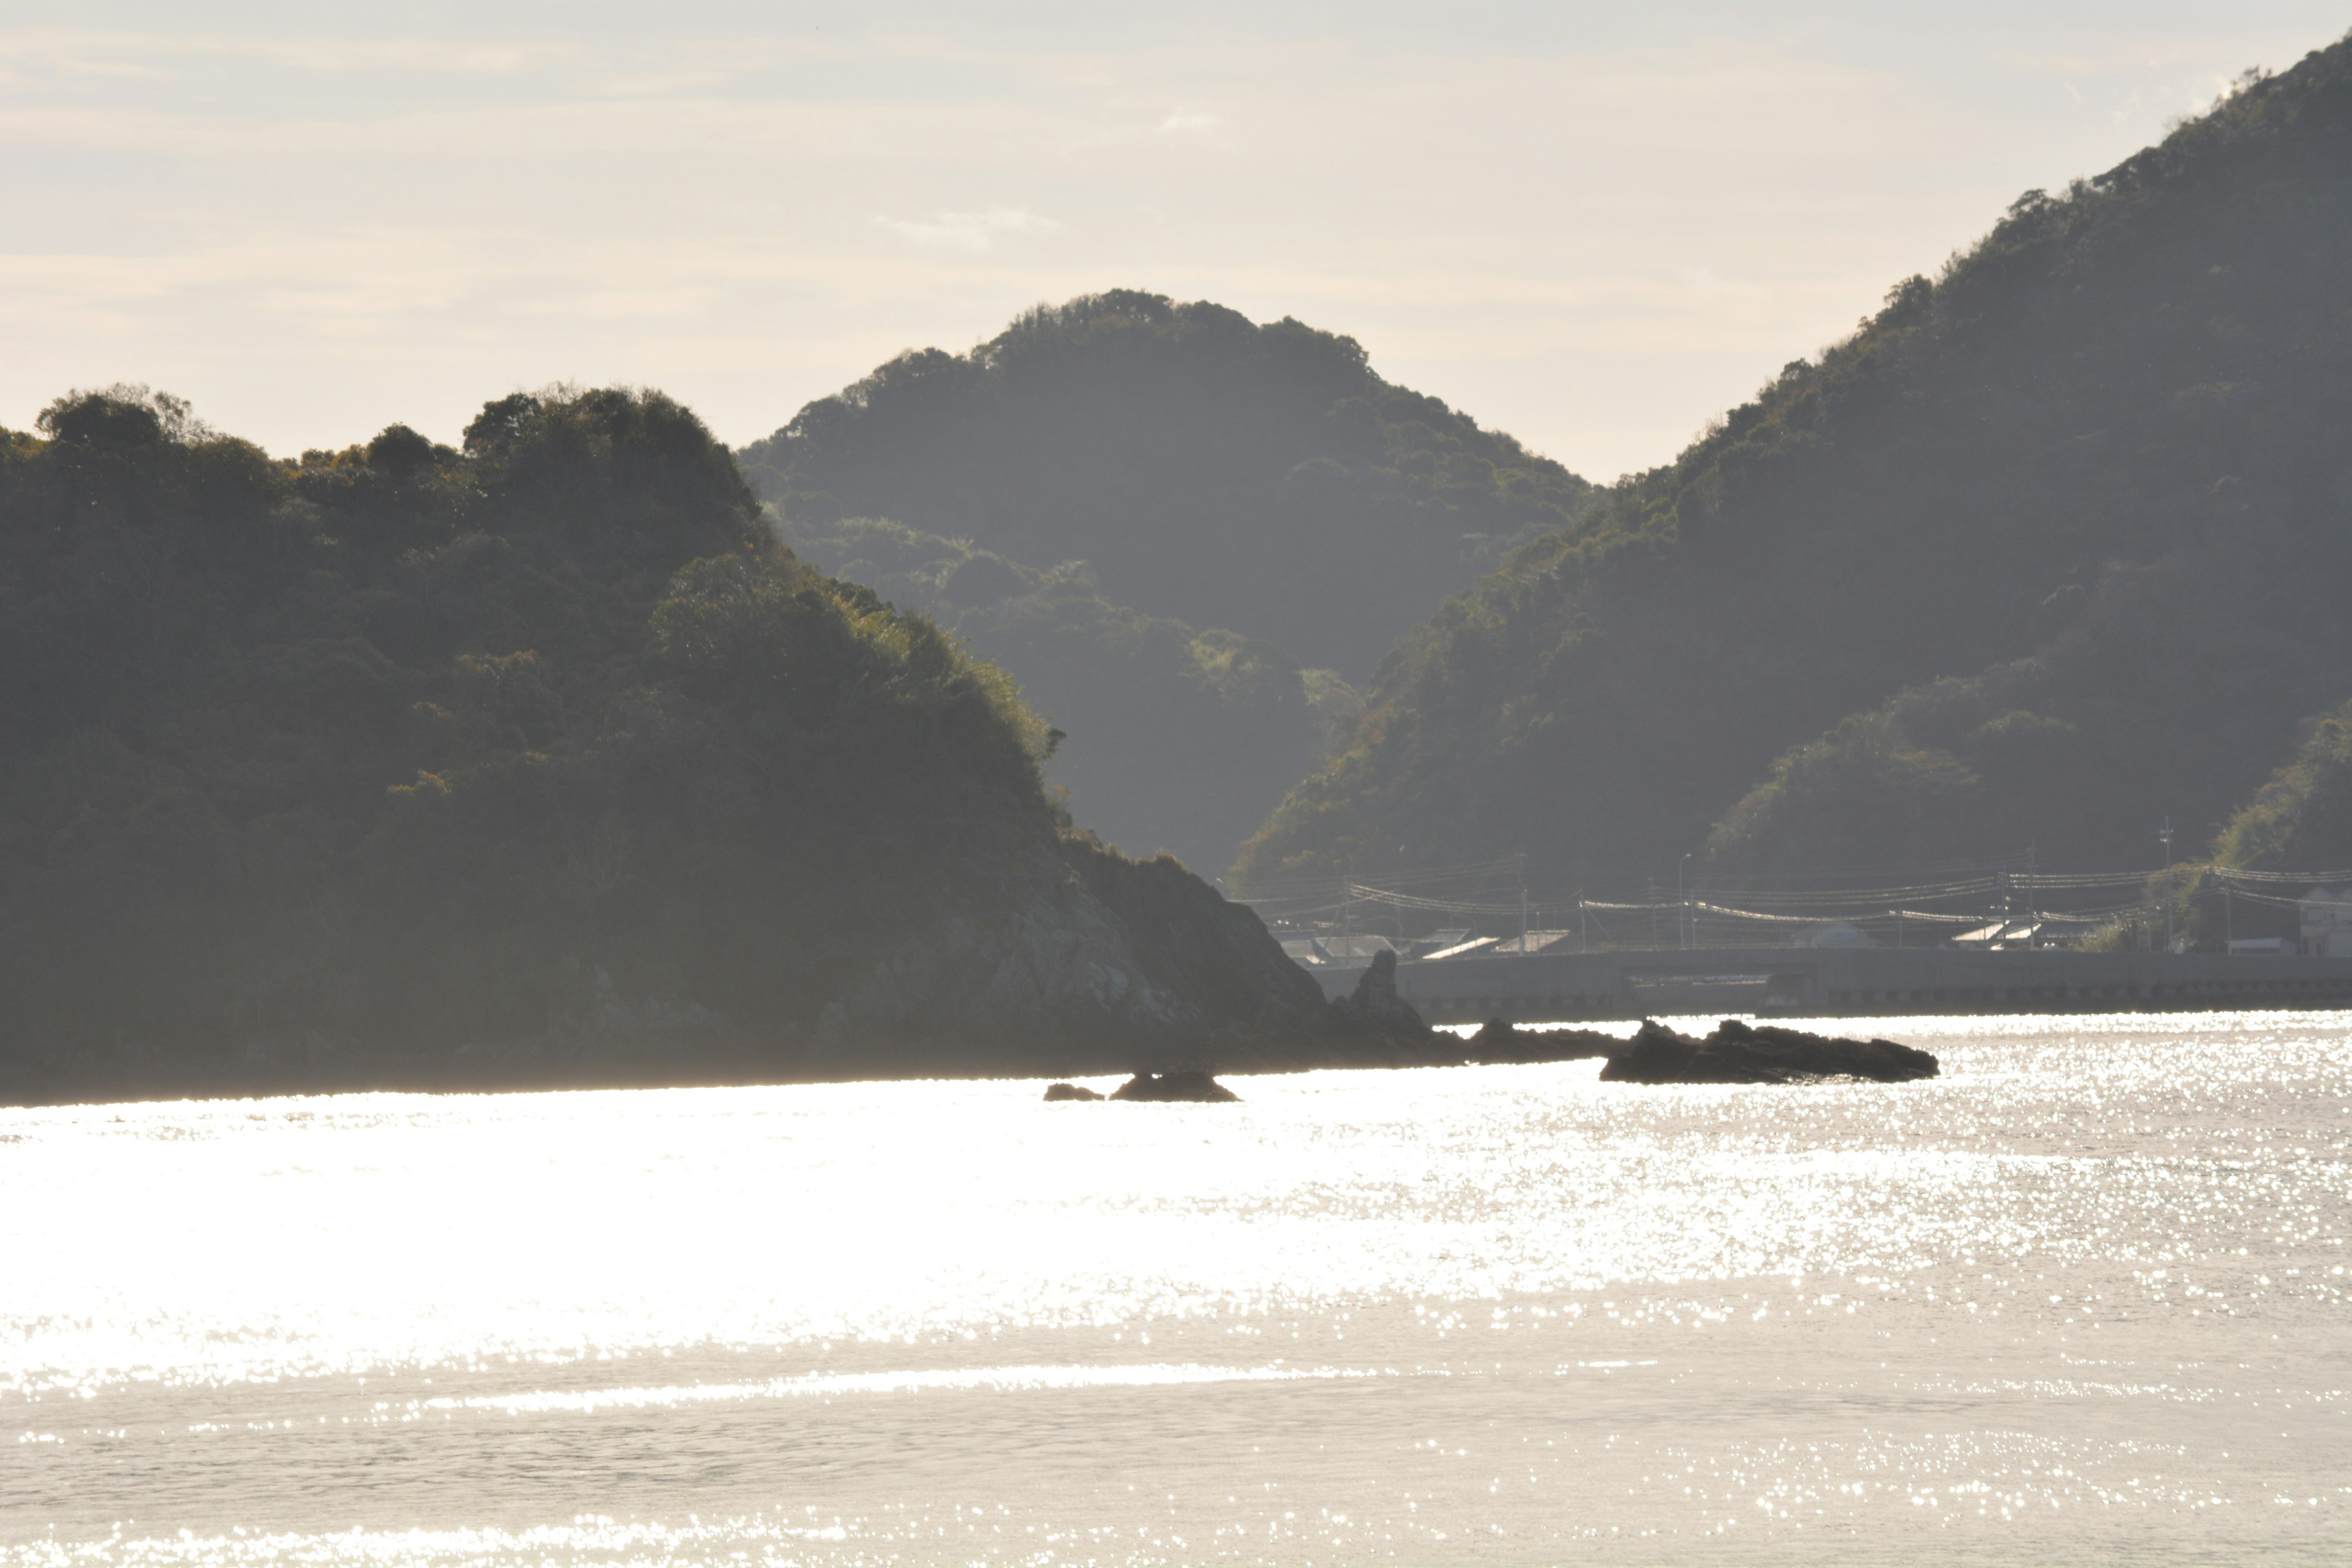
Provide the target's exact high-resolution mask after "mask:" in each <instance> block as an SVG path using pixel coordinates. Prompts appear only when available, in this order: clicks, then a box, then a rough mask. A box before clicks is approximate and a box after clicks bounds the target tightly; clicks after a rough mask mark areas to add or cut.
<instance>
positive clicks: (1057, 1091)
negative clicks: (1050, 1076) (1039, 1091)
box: [1045, 1083, 1102, 1100]
mask: <svg viewBox="0 0 2352 1568" xmlns="http://www.w3.org/2000/svg"><path fill="white" fill-rule="evenodd" d="M1045 1098H1046V1099H1047V1100H1100V1099H1101V1098H1102V1096H1101V1095H1099V1094H1097V1093H1096V1092H1095V1091H1094V1090H1093V1089H1087V1087H1085V1086H1084V1085H1083V1084H1075V1083H1049V1084H1047V1085H1046V1086H1045Z"/></svg>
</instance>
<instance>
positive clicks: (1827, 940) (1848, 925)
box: [1794, 921, 1878, 947]
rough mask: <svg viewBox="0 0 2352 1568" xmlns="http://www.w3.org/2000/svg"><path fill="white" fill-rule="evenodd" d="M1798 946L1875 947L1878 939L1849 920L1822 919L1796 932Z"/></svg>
mask: <svg viewBox="0 0 2352 1568" xmlns="http://www.w3.org/2000/svg"><path fill="white" fill-rule="evenodd" d="M1794 945H1796V946H1798V947H1876V946H1877V945H1878V939H1877V938H1875V937H1874V936H1872V935H1871V934H1870V933H1869V932H1868V931H1864V930H1863V929H1862V928H1861V927H1860V926H1858V925H1855V924H1853V922H1852V921H1822V923H1821V924H1820V925H1817V926H1807V927H1805V928H1804V929H1803V930H1802V931H1799V932H1798V933H1797V940H1796V942H1795V944H1794Z"/></svg>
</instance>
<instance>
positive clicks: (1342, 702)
mask: <svg viewBox="0 0 2352 1568" xmlns="http://www.w3.org/2000/svg"><path fill="white" fill-rule="evenodd" d="M781 526H782V529H783V531H784V534H785V537H786V538H787V539H788V541H789V542H791V544H792V547H793V550H794V551H795V552H797V553H798V554H799V555H800V556H801V557H802V559H803V560H805V561H807V562H809V563H811V564H813V565H815V566H817V567H819V568H821V569H822V570H824V571H825V572H827V573H829V574H833V575H835V576H837V577H842V578H845V579H847V580H849V581H851V582H856V583H861V584H866V585H868V586H870V587H872V588H873V589H874V590H875V591H876V592H877V593H878V594H880V595H882V596H883V597H885V598H886V599H887V600H889V601H890V602H891V603H893V604H895V605H899V606H901V607H903V608H907V609H912V610H919V611H920V612H922V613H923V614H924V615H926V616H929V617H930V619H931V620H932V621H934V622H935V623H936V624H938V625H939V626H942V627H944V628H946V629H948V630H950V631H953V632H955V633H956V634H958V635H959V636H961V637H964V638H966V639H968V641H969V643H970V645H971V648H972V649H973V651H974V652H976V653H978V654H980V655H981V656H982V658H986V659H988V660H990V661H991V662H992V663H993V664H996V665H998V666H1000V667H1002V668H1005V669H1008V670H1013V671H1016V672H1018V674H1019V677H1020V680H1021V690H1022V696H1023V698H1024V700H1025V701H1026V703H1027V704H1028V706H1029V707H1030V708H1031V709H1032V710H1034V711H1035V712H1036V713H1037V714H1038V716H1039V717H1040V718H1042V719H1044V720H1045V721H1046V722H1047V723H1049V724H1052V725H1053V726H1055V729H1056V730H1057V731H1062V733H1061V734H1060V736H1059V738H1058V741H1057V743H1056V744H1055V748H1054V750H1053V752H1052V755H1051V756H1050V757H1049V758H1048V759H1047V760H1046V763H1045V772H1046V777H1047V779H1048V780H1049V781H1050V782H1051V783H1053V784H1055V786H1057V787H1058V788H1060V789H1062V790H1063V791H1065V792H1066V796H1067V804H1068V807H1069V809H1070V811H1071V812H1072V813H1073V815H1075V816H1076V817H1077V819H1078V820H1080V821H1082V822H1084V823H1085V824H1086V825H1087V827H1088V828H1089V829H1090V830H1091V831H1093V832H1095V833H1097V834H1099V835H1100V836H1101V837H1102V838H1103V839H1104V840H1105V841H1106V842H1108V843H1111V844H1116V845H1119V846H1121V847H1124V848H1127V849H1129V850H1132V851H1134V852H1136V853H1139V854H1150V853H1153V852H1156V851H1160V850H1165V851H1167V852H1168V853H1170V854H1172V855H1174V856H1176V857H1177V858H1179V859H1181V860H1182V861H1183V862H1184V864H1186V865H1188V866H1192V867H1196V868H1199V869H1200V870H1201V871H1202V873H1203V874H1204V875H1210V876H1221V875H1223V872H1224V869H1225V868H1227V867H1229V866H1231V865H1232V864H1233V860H1234V855H1235V854H1236V853H1238V852H1239V851H1240V849H1241V846H1242V842H1243V840H1244V839H1246V838H1247V837H1249V836H1250V835H1251V834H1252V833H1253V832H1255V831H1256V828H1257V826H1258V824H1259V823H1261V822H1263V821H1264V820H1265V814H1266V813H1267V812H1269V811H1271V810H1272V809H1273V808H1274V806H1275V805H1276V803H1277V802H1279V801H1280V800H1281V799H1282V796H1283V794H1284V792H1285V791H1286V790H1287V789H1288V788H1289V787H1290V786H1291V785H1292V784H1296V783H1297V782H1298V780H1299V779H1301V778H1303V777H1305V776H1306V774H1307V772H1308V771H1309V770H1310V769H1311V768H1312V767H1314V766H1315V764H1316V763H1318V762H1320V761H1321V760H1322V759H1323V758H1324V757H1326V756H1327V755H1328V754H1330V753H1331V752H1334V751H1336V750H1337V749H1338V747H1339V746H1340V745H1343V744H1345V742H1346V740H1347V737H1348V735H1349V733H1350V732H1352V731H1353V729H1354V726H1355V720H1356V718H1357V716H1358V714H1359V713H1360V711H1361V709H1362V700H1361V699H1360V697H1359V696H1358V695H1357V694H1356V692H1355V690H1354V689H1352V688H1351V687H1349V685H1348V683H1347V682H1345V681H1344V680H1342V679H1340V678H1339V675H1338V674H1337V673H1336V672H1334V671H1331V670H1327V669H1306V670H1302V669H1301V668H1298V662H1297V660H1296V659H1294V658H1291V657H1290V655H1289V654H1288V653H1287V652H1286V651H1285V650H1284V649H1283V648H1282V647H1280V646H1278V645H1276V644H1275V643H1271V642H1267V641H1266V640H1265V639H1264V638H1260V637H1243V636H1241V635H1240V634H1239V633H1237V632H1228V631H1221V630H1215V629H1211V630H1207V631H1199V630H1195V629H1194V628H1193V627H1192V626H1190V625H1188V624H1186V623H1185V622H1183V621H1181V620H1178V619H1176V618H1174V617H1172V616H1150V615H1146V614H1144V613H1143V612H1142V611H1140V610H1136V609H1132V608H1130V607H1129V606H1127V605H1115V604H1113V603H1111V602H1110V600H1109V599H1108V598H1107V597H1105V596H1104V595H1103V593H1102V591H1101V589H1100V588H1099V587H1098V586H1097V584H1096V582H1095V580H1094V575H1093V574H1092V572H1091V571H1089V570H1087V569H1086V568H1084V567H1082V566H1077V565H1072V564H1065V565H1064V566H1062V567H1059V568H1056V569H1052V570H1040V569H1038V568H1036V567H1034V566H1030V565H1026V564H1024V563H1020V562H1015V561H1011V560H1008V559H1007V558H1006V557H1004V556H1003V555H1002V554H1001V553H999V552H995V551H992V550H983V549H981V548H979V547H978V546H976V545H974V544H972V543H971V542H970V541H968V540H955V539H942V538H940V536H938V535H937V534H930V533H925V532H923V531H921V530H919V529H915V528H910V527H908V525H906V524H905V523H898V522H887V521H874V520H870V519H845V520H842V521H836V522H832V523H813V522H805V521H803V522H793V521H789V520H783V521H781Z"/></svg>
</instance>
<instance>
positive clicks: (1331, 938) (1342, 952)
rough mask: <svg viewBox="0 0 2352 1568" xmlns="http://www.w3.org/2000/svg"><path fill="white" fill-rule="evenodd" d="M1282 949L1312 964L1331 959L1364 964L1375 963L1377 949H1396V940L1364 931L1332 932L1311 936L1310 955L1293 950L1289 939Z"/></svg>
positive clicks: (1346, 964)
mask: <svg viewBox="0 0 2352 1568" xmlns="http://www.w3.org/2000/svg"><path fill="white" fill-rule="evenodd" d="M1282 951H1283V952H1288V953H1290V955H1291V957H1293V958H1295V959H1297V961H1298V962H1299V963H1304V964H1307V965H1309V966H1310V967H1312V966H1320V965H1322V964H1327V963H1328V964H1337V965H1339V967H1341V968H1349V967H1359V968H1360V967H1361V966H1362V965H1364V964H1367V963H1371V961H1372V955H1373V954H1374V953H1376V952H1395V951H1396V944H1395V943H1394V942H1391V941H1389V939H1388V938H1386V937H1384V936H1367V935H1365V934H1363V933H1361V932H1359V933H1357V934H1356V935H1354V936H1340V935H1338V934H1336V933H1332V934H1328V935H1324V936H1318V937H1310V938H1307V953H1308V954H1309V956H1304V957H1302V956H1301V955H1300V954H1299V953H1297V952H1292V944H1291V943H1290V942H1284V943H1283V944H1282Z"/></svg>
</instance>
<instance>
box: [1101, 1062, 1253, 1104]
mask: <svg viewBox="0 0 2352 1568" xmlns="http://www.w3.org/2000/svg"><path fill="white" fill-rule="evenodd" d="M1110 1097H1111V1098H1112V1099H1113V1100H1201V1101H1220V1100H1239V1099H1241V1096H1240V1095H1238V1094H1235V1093H1234V1091H1233V1090H1232V1089H1227V1088H1226V1087H1225V1086H1224V1085H1223V1084H1221V1083H1219V1082H1218V1081H1217V1080H1216V1079H1213V1078H1211V1077H1210V1076H1209V1075H1208V1074H1207V1073H1206V1072H1202V1071H1199V1070H1193V1071H1180V1072H1159V1073H1154V1072H1139V1073H1137V1074H1136V1075H1135V1076H1134V1077H1133V1078H1131V1079H1128V1080H1127V1081H1126V1082H1125V1083H1123V1084H1120V1085H1119V1086H1118V1088H1117V1089H1113V1090H1111V1095H1110Z"/></svg>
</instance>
